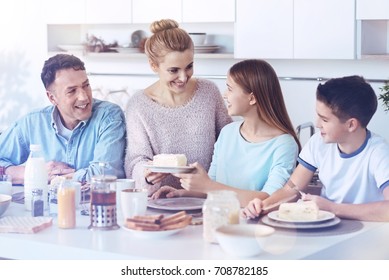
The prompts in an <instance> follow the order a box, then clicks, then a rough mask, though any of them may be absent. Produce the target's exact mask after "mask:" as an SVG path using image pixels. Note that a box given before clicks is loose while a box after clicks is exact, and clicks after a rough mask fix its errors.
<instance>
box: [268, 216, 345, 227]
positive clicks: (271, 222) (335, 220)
mask: <svg viewBox="0 0 389 280" xmlns="http://www.w3.org/2000/svg"><path fill="white" fill-rule="evenodd" d="M261 221H262V223H264V224H265V225H268V226H271V227H277V228H285V229H302V230H310V229H321V228H329V227H333V226H336V225H337V224H339V223H340V221H341V220H340V219H339V218H338V217H335V218H333V219H331V220H327V221H324V222H316V223H315V222H313V223H312V222H310V223H295V222H290V221H289V222H279V221H276V220H272V219H270V218H269V216H268V215H267V216H264V217H262V218H261Z"/></svg>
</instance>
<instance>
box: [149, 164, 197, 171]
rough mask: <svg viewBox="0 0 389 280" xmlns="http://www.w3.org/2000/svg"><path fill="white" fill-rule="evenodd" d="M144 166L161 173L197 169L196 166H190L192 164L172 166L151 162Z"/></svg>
mask: <svg viewBox="0 0 389 280" xmlns="http://www.w3.org/2000/svg"><path fill="white" fill-rule="evenodd" d="M144 167H145V168H148V169H150V170H151V171H152V172H159V173H190V172H192V171H193V170H195V168H194V167H190V166H177V167H170V166H154V165H150V164H145V165H144Z"/></svg>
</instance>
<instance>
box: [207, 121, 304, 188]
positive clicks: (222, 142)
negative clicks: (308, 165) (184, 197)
mask: <svg viewBox="0 0 389 280" xmlns="http://www.w3.org/2000/svg"><path fill="white" fill-rule="evenodd" d="M241 124H242V121H235V122H233V123H230V124H228V125H226V126H225V127H224V128H223V129H222V131H221V133H220V136H219V138H218V140H217V142H216V143H215V148H214V154H213V158H212V163H211V167H210V169H209V172H208V174H209V176H210V177H211V179H213V180H215V181H217V182H219V183H222V184H225V185H228V186H231V187H235V188H239V189H244V190H256V191H263V192H266V193H268V194H269V195H271V194H272V193H273V192H274V191H276V190H277V189H279V188H282V187H283V186H284V184H285V183H286V181H287V180H288V179H289V177H290V175H291V174H292V172H293V170H294V168H295V166H296V158H297V154H298V146H297V143H296V141H295V140H294V138H293V137H292V136H291V135H289V134H283V135H280V136H278V137H275V138H273V139H270V140H267V141H264V142H260V143H250V142H247V141H246V140H245V139H244V138H243V137H242V136H241V134H240V131H239V129H240V126H241Z"/></svg>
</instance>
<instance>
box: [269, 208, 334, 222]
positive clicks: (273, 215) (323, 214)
mask: <svg viewBox="0 0 389 280" xmlns="http://www.w3.org/2000/svg"><path fill="white" fill-rule="evenodd" d="M267 215H268V217H269V218H270V219H272V220H274V221H277V222H283V223H321V222H325V221H328V220H332V219H334V218H335V214H334V213H331V212H328V211H323V210H319V216H318V218H317V219H315V220H312V219H306V220H304V219H298V220H292V219H287V218H282V217H280V216H279V211H278V210H276V211H273V212H270V213H269V214H267Z"/></svg>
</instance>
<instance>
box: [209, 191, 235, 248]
mask: <svg viewBox="0 0 389 280" xmlns="http://www.w3.org/2000/svg"><path fill="white" fill-rule="evenodd" d="M239 211H240V203H239V200H238V198H237V195H236V193H235V192H233V191H212V192H209V193H208V195H207V199H206V200H205V202H204V205H203V238H204V239H205V241H207V242H210V243H217V240H216V237H215V229H216V228H218V227H220V226H222V225H226V224H239Z"/></svg>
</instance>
